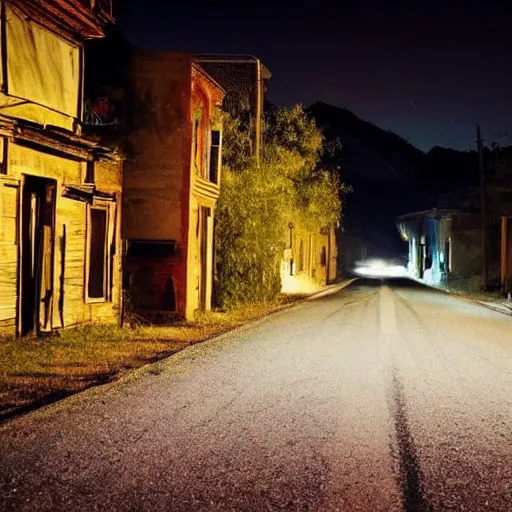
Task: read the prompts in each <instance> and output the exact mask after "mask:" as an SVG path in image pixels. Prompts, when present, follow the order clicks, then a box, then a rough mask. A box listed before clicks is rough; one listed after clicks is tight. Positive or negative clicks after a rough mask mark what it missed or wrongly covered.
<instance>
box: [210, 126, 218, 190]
mask: <svg viewBox="0 0 512 512" xmlns="http://www.w3.org/2000/svg"><path fill="white" fill-rule="evenodd" d="M219 168H220V131H219V130H213V131H212V143H211V146H210V181H211V182H213V183H219Z"/></svg>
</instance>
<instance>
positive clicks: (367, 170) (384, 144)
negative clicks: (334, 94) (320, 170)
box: [307, 102, 430, 267]
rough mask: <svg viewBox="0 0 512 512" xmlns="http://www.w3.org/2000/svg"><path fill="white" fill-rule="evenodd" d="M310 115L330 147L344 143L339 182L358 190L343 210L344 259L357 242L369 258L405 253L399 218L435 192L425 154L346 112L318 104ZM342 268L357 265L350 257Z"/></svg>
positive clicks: (341, 242)
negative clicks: (348, 245)
mask: <svg viewBox="0 0 512 512" xmlns="http://www.w3.org/2000/svg"><path fill="white" fill-rule="evenodd" d="M307 110H308V112H309V113H310V114H311V115H312V117H313V118H314V119H315V121H316V123H317V125H318V126H319V127H320V128H321V129H322V131H323V133H324V136H325V138H326V140H327V141H328V142H329V141H333V140H336V139H338V140H339V141H340V142H341V144H342V148H341V150H340V151H339V153H338V155H337V158H338V159H339V164H340V179H341V181H343V182H344V183H346V184H347V185H351V186H352V187H353V190H354V191H353V193H352V194H349V195H348V196H347V197H346V200H345V204H344V209H343V215H344V219H343V226H344V232H343V235H342V236H341V237H340V247H339V249H340V254H342V255H343V254H344V251H345V250H346V246H347V244H349V243H355V242H353V240H354V238H357V240H358V242H357V244H359V243H361V242H362V245H364V246H366V248H367V254H368V256H370V257H379V256H380V257H395V256H398V255H400V254H403V253H405V249H406V248H405V246H404V243H403V242H402V241H401V239H400V237H399V234H398V231H397V229H396V217H397V216H398V215H400V214H402V213H405V212H408V211H414V210H416V209H421V207H422V206H423V204H424V203H425V195H428V194H429V192H430V191H429V190H428V187H427V186H426V182H427V176H428V174H429V173H428V168H427V165H428V159H427V156H426V155H425V153H423V152H422V151H420V150H419V149H417V148H415V147H414V146H413V145H412V144H410V143H409V142H407V141H406V140H405V139H403V138H402V137H400V136H398V135H397V134H395V133H392V132H390V131H387V130H383V129H382V128H379V127H378V126H376V125H374V124H372V123H370V122H368V121H364V120H362V119H360V118H359V117H357V116H356V115H355V114H353V113H352V112H350V111H348V110H346V109H344V108H340V107H336V106H332V105H327V104H325V103H321V102H318V103H315V104H314V105H311V106H310V107H309V108H308V109H307ZM331 158H332V157H331ZM350 252H351V254H352V253H354V251H353V250H351V251H350ZM351 259H352V260H353V257H351ZM356 259H357V258H356ZM343 262H344V265H346V266H347V267H350V265H351V263H352V262H351V261H348V260H347V258H346V257H344V259H343Z"/></svg>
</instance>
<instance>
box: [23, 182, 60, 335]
mask: <svg viewBox="0 0 512 512" xmlns="http://www.w3.org/2000/svg"><path fill="white" fill-rule="evenodd" d="M55 192H56V182H55V181H54V180H49V179H44V178H37V177H34V176H25V177H24V181H23V195H22V226H21V290H20V334H21V335H22V336H23V335H25V334H28V333H31V332H35V333H36V334H38V335H39V334H41V333H42V332H45V331H51V329H52V306H53V250H54V247H53V246H54V238H55V236H54V235H55V233H54V231H55Z"/></svg>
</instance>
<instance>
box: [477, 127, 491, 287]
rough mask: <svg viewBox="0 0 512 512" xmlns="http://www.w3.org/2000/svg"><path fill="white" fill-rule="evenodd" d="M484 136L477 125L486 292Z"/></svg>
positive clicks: (483, 275)
mask: <svg viewBox="0 0 512 512" xmlns="http://www.w3.org/2000/svg"><path fill="white" fill-rule="evenodd" d="M482 143H483V141H482V135H481V133H480V126H479V125H478V124H477V125H476V144H477V148H478V169H479V171H480V209H481V222H482V284H483V289H484V291H485V290H486V289H487V281H488V255H487V197H486V193H485V173H484V155H483V152H482Z"/></svg>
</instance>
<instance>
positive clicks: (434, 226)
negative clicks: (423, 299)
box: [397, 208, 482, 290]
mask: <svg viewBox="0 0 512 512" xmlns="http://www.w3.org/2000/svg"><path fill="white" fill-rule="evenodd" d="M397 225H398V230H399V232H400V234H401V236H402V239H403V240H404V241H406V242H407V243H408V270H409V273H410V275H411V276H413V277H414V278H416V279H420V280H423V281H425V282H426V283H428V284H432V285H435V286H441V287H447V288H455V289H460V290H479V289H481V287H482V244H481V221H480V215H479V214H474V213H464V212H461V211H459V210H450V209H437V208H434V209H432V210H425V211H421V212H415V213H409V214H406V215H402V216H401V217H399V218H398V222H397Z"/></svg>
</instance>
